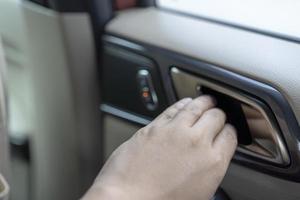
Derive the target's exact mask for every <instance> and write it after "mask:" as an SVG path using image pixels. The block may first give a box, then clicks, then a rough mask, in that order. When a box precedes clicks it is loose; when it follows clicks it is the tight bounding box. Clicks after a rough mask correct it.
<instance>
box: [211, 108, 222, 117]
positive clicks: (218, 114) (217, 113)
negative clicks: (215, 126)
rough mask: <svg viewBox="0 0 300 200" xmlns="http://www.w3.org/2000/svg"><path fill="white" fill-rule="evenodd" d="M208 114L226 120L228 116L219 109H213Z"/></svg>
mask: <svg viewBox="0 0 300 200" xmlns="http://www.w3.org/2000/svg"><path fill="white" fill-rule="evenodd" d="M208 114H209V115H210V116H211V117H213V118H216V119H225V118H226V114H225V112H224V111H223V110H221V109H219V108H212V109H210V110H209V112H208Z"/></svg>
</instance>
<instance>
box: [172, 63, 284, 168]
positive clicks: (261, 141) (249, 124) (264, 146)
mask: <svg viewBox="0 0 300 200" xmlns="http://www.w3.org/2000/svg"><path fill="white" fill-rule="evenodd" d="M171 77H172V80H173V84H174V89H175V91H176V94H177V97H178V98H184V97H193V98H195V97H197V96H199V95H201V94H210V95H213V96H215V97H216V99H217V102H218V105H217V106H218V107H220V108H221V109H223V110H224V111H225V113H226V114H227V120H228V122H229V123H232V124H233V125H234V126H235V127H236V128H237V132H238V141H239V146H238V149H237V151H238V152H240V153H242V154H244V155H247V156H250V157H253V158H256V159H260V160H262V161H267V162H271V163H273V164H277V165H282V166H286V165H288V164H289V163H290V157H289V154H288V151H287V148H286V146H285V143H284V141H283V139H282V137H281V131H280V128H279V127H278V125H277V121H276V120H275V118H274V116H273V115H272V112H271V110H270V109H269V107H268V106H267V105H266V104H265V103H264V102H262V101H261V100H259V99H258V98H255V97H253V96H250V95H248V94H246V93H244V92H242V91H239V90H236V89H234V88H231V87H228V86H226V85H225V84H220V83H218V82H216V81H213V80H209V79H205V78H202V77H199V76H196V75H193V74H190V73H187V72H184V71H181V70H180V69H178V68H176V67H173V68H171Z"/></svg>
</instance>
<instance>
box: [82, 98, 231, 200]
mask: <svg viewBox="0 0 300 200" xmlns="http://www.w3.org/2000/svg"><path fill="white" fill-rule="evenodd" d="M215 105H216V103H215V100H214V99H213V98H212V97H210V96H201V97H199V98H196V99H194V100H192V99H190V98H186V99H183V100H181V101H179V102H177V103H175V104H174V105H172V106H170V107H169V108H168V109H167V110H165V111H164V112H163V113H162V114H161V115H159V116H158V117H157V118H156V119H155V120H154V121H153V122H151V123H150V124H149V125H147V126H146V127H144V128H142V129H140V130H139V131H138V132H137V133H135V134H134V135H133V137H132V138H131V139H129V140H128V141H127V142H125V143H124V144H122V145H121V146H120V147H119V148H118V149H117V150H116V151H115V152H114V153H113V154H112V155H111V156H110V158H109V159H108V161H107V162H106V164H105V165H104V167H103V169H102V170H101V172H100V174H99V175H98V177H97V178H96V180H95V182H94V184H93V186H92V187H91V188H90V190H89V191H88V192H87V194H86V195H85V196H84V197H83V198H82V199H83V200H96V199H101V200H102V199H103V200H115V199H116V200H117V199H122V200H140V199H143V200H177V199H178V200H182V199H185V200H209V199H211V198H212V197H213V195H214V193H215V192H216V190H217V188H218V186H219V184H220V183H221V181H222V179H223V178H224V175H225V173H226V171H227V168H228V166H229V163H230V161H231V159H232V156H233V154H234V151H235V149H236V146H237V137H236V132H235V129H234V128H233V127H232V126H231V125H229V124H225V120H226V115H225V114H224V112H223V111H222V110H220V109H217V108H214V107H215Z"/></svg>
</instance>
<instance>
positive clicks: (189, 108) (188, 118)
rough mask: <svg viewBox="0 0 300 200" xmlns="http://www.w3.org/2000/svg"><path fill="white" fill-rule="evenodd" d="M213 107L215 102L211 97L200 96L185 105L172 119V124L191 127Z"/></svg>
mask: <svg viewBox="0 0 300 200" xmlns="http://www.w3.org/2000/svg"><path fill="white" fill-rule="evenodd" d="M214 106H215V100H214V98H213V97H211V96H207V95H204V96H200V97H198V98H196V99H194V100H193V101H191V102H189V103H188V104H186V105H185V106H184V107H183V108H182V109H181V110H180V112H178V113H177V115H176V116H175V118H174V122H175V121H176V123H180V124H186V125H187V126H193V125H194V123H195V122H196V121H197V120H198V119H199V117H201V115H202V114H203V113H204V112H205V111H206V110H208V109H210V108H212V107H214Z"/></svg>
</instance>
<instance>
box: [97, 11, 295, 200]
mask: <svg viewBox="0 0 300 200" xmlns="http://www.w3.org/2000/svg"><path fill="white" fill-rule="evenodd" d="M145 21H147V22H148V23H147V24H145V23H144V22H145ZM124 26H125V27H126V28H124ZM141 27H142V28H141ZM103 41H104V44H109V45H115V47H116V48H122V49H123V50H124V49H125V50H126V51H128V52H134V53H137V54H139V55H141V56H145V57H147V58H150V59H152V60H154V62H156V63H157V65H158V67H159V72H160V73H159V75H160V77H159V78H160V80H161V82H162V86H161V87H163V88H164V95H165V98H166V99H167V101H168V104H171V103H172V102H174V101H175V100H176V99H177V94H176V91H175V90H174V89H175V88H174V85H173V81H172V77H171V68H172V67H174V66H176V67H178V68H179V69H184V70H185V71H188V72H190V73H192V74H196V76H204V77H206V78H208V79H209V80H214V81H217V82H219V83H220V84H221V86H226V85H229V86H232V87H234V88H236V89H239V90H240V91H244V92H246V93H248V94H251V95H254V96H255V98H257V99H261V100H263V101H264V102H265V103H267V106H268V107H269V108H271V110H272V112H273V113H275V118H276V119H275V121H277V122H276V123H278V124H279V126H280V129H281V131H282V134H283V136H284V142H285V143H286V144H287V148H288V150H289V156H290V158H291V164H290V165H288V166H286V167H278V166H274V165H270V164H266V165H264V164H262V162H261V161H258V163H256V164H255V163H253V162H252V161H253V160H252V161H251V162H246V161H245V160H247V159H248V158H245V156H243V155H242V156H241V157H239V154H238V153H237V154H236V155H235V159H234V160H235V161H234V162H233V163H232V164H231V166H230V168H229V170H228V173H227V175H226V177H225V179H224V181H223V183H222V186H221V187H222V188H223V189H224V190H225V192H226V193H227V194H229V196H230V198H231V199H245V200H254V199H287V200H290V199H291V200H292V199H299V197H300V193H299V192H298V189H297V187H298V186H299V183H297V182H298V181H299V176H298V175H299V171H298V170H299V167H298V166H299V165H298V164H297V163H298V161H299V150H298V142H299V130H300V129H299V119H300V115H299V114H300V101H299V96H298V90H297V87H298V84H300V79H299V77H298V75H297V74H299V73H298V72H299V69H298V67H297V66H299V65H300V62H299V59H298V53H299V52H300V45H299V44H298V43H295V42H292V41H288V40H286V39H285V40H283V39H279V38H276V37H273V36H267V35H262V34H259V33H255V32H251V31H246V30H240V29H237V28H233V27H227V26H224V25H220V24H217V23H212V22H207V21H205V20H200V19H195V18H191V17H187V16H180V15H178V14H174V13H169V12H167V11H163V10H159V9H157V8H147V9H136V10H130V11H124V12H120V13H119V14H118V15H117V16H116V17H115V18H114V19H113V20H112V21H111V22H110V23H108V25H107V27H106V36H104V37H103ZM104 54H105V53H104ZM103 67H104V68H105V67H108V66H105V64H104V65H103ZM183 87H184V86H183ZM102 92H103V93H104V94H105V93H106V92H107V89H104V90H103V91H102ZM113 108H114V109H118V105H115V106H113ZM102 111H103V110H102ZM120 112H124V110H120ZM105 113H106V115H108V116H114V117H109V122H107V121H104V127H106V128H105V129H104V132H103V133H104V137H106V138H110V137H113V138H114V139H113V140H114V144H113V145H109V144H110V143H107V146H106V147H105V149H109V150H108V152H111V151H112V149H113V147H112V146H117V145H116V144H117V143H119V144H121V143H122V142H123V141H124V137H125V136H126V138H128V137H129V136H130V131H132V130H133V129H132V127H135V129H134V130H137V129H138V128H139V127H142V126H143V125H145V124H147V121H146V122H145V121H144V122H145V123H139V121H143V120H141V119H140V118H139V120H134V117H132V115H136V116H138V117H141V118H143V115H145V114H144V113H143V115H139V114H140V113H138V112H136V111H132V110H131V109H128V110H126V111H125V113H123V114H122V116H121V118H122V119H117V118H116V117H119V118H120V115H118V114H117V113H118V112H116V111H114V112H110V111H109V109H108V110H107V109H106V110H105ZM126 113H128V116H131V117H126ZM151 117H153V116H150V118H147V120H151ZM119 120H121V121H122V123H120V122H119ZM114 121H115V122H114ZM114 123H115V124H116V125H117V124H118V129H119V130H122V127H124V132H122V131H116V130H115V128H114V127H113V126H112V125H111V124H114ZM126 127H127V128H126ZM128 127H131V128H128ZM126 130H127V131H128V132H127V131H126ZM131 134H132V133H131ZM118 141H119V142H118Z"/></svg>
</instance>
